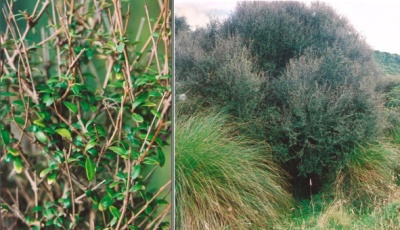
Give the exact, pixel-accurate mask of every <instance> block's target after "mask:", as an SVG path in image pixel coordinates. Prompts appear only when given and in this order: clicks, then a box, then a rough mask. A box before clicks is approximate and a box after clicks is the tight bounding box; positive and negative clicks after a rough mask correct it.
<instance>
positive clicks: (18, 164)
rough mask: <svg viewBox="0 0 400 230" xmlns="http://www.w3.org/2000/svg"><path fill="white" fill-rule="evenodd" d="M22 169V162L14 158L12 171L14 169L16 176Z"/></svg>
mask: <svg viewBox="0 0 400 230" xmlns="http://www.w3.org/2000/svg"><path fill="white" fill-rule="evenodd" d="M22 168H23V165H22V160H21V158H20V157H16V158H15V159H14V169H15V172H17V173H18V174H20V173H21V172H22Z"/></svg>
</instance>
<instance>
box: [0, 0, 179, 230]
mask: <svg viewBox="0 0 400 230" xmlns="http://www.w3.org/2000/svg"><path fill="white" fill-rule="evenodd" d="M13 4H14V1H7V2H4V4H3V5H2V6H1V7H2V12H3V13H4V14H2V16H4V18H3V19H1V21H2V22H5V25H4V24H2V27H1V33H0V39H1V44H2V45H1V47H0V49H1V50H0V51H1V52H0V53H1V56H0V77H1V78H0V102H1V103H0V107H1V113H0V120H1V123H0V134H1V135H0V137H1V142H0V148H1V155H0V157H1V161H0V168H1V182H2V183H1V193H0V194H1V197H0V214H1V221H0V228H1V229H2V228H5V229H167V228H169V226H170V223H169V221H168V219H166V216H167V215H168V214H169V212H170V208H171V203H170V202H169V201H170V199H169V196H170V182H171V178H170V177H168V178H165V177H164V178H163V182H162V184H160V181H161V180H159V181H158V182H157V183H154V178H153V177H152V175H153V174H154V172H155V171H156V170H157V169H158V168H159V167H160V166H164V164H165V162H166V160H165V158H166V156H165V154H164V150H165V148H166V147H165V146H167V145H168V143H167V140H168V138H169V133H170V132H169V130H170V129H169V126H170V121H169V119H170V115H169V107H170V102H171V84H170V78H171V75H170V71H171V69H170V59H171V57H170V55H171V54H170V53H171V52H170V51H171V50H170V43H171V39H170V37H171V28H170V20H171V18H170V10H169V9H170V4H169V2H168V1H165V2H158V3H156V4H153V5H152V7H150V8H152V10H149V7H148V6H147V5H145V4H143V2H142V3H141V4H139V5H140V7H138V8H136V7H135V10H134V12H136V11H138V12H140V14H139V13H138V14H133V15H132V17H131V13H132V12H131V11H130V8H131V7H132V6H131V5H130V3H129V1H98V2H97V1H94V2H87V3H84V4H80V3H77V2H75V1H71V2H69V1H41V0H38V1H36V2H34V4H33V5H30V4H28V5H24V6H25V7H28V8H26V9H22V11H18V9H15V8H14V5H13ZM17 4H18V3H17ZM135 4H138V2H135ZM139 5H138V6H139ZM15 7H18V5H16V6H15ZM19 7H22V6H21V5H19ZM139 8H140V9H139ZM20 9H21V8H20ZM138 9H139V10H138ZM154 12H155V13H154ZM142 17H143V19H142ZM17 22H18V23H17ZM131 23H133V24H131ZM146 25H147V29H146V30H143V28H145V27H146ZM131 28H135V31H132V29H131ZM146 31H147V32H146Z"/></svg>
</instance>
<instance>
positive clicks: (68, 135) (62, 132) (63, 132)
mask: <svg viewBox="0 0 400 230" xmlns="http://www.w3.org/2000/svg"><path fill="white" fill-rule="evenodd" d="M55 131H56V133H58V134H60V135H61V136H62V137H65V138H66V139H67V140H70V139H71V132H70V131H69V130H68V129H66V128H61V129H56V130H55Z"/></svg>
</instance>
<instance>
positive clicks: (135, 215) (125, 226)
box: [121, 180, 171, 229]
mask: <svg viewBox="0 0 400 230" xmlns="http://www.w3.org/2000/svg"><path fill="white" fill-rule="evenodd" d="M170 184H171V180H169V181H168V182H167V183H166V184H165V185H163V186H162V187H161V188H160V189H159V190H158V192H157V193H156V194H154V195H153V197H152V198H151V199H150V200H149V201H147V202H146V204H144V205H143V207H142V208H141V209H140V210H139V211H138V212H137V213H136V214H134V215H133V216H132V217H131V218H130V219H129V220H128V222H126V224H125V225H124V226H123V227H122V228H121V229H126V228H128V225H129V224H130V223H132V222H133V221H134V220H135V219H136V218H137V217H138V216H139V215H140V214H141V213H142V212H143V211H144V210H146V208H147V206H149V204H150V203H151V202H152V201H153V200H154V199H155V198H156V197H157V196H158V195H160V193H161V192H162V191H164V189H166V188H167V187H168V186H169V185H170Z"/></svg>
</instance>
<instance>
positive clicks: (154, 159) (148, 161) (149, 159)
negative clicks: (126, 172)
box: [143, 156, 160, 165]
mask: <svg viewBox="0 0 400 230" xmlns="http://www.w3.org/2000/svg"><path fill="white" fill-rule="evenodd" d="M143 163H144V164H147V165H159V164H160V162H159V159H158V157H155V156H151V157H146V158H144V160H143Z"/></svg>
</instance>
